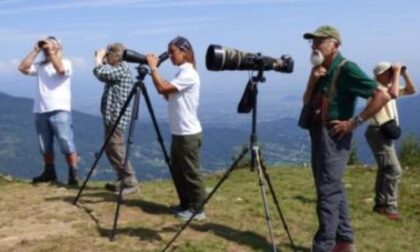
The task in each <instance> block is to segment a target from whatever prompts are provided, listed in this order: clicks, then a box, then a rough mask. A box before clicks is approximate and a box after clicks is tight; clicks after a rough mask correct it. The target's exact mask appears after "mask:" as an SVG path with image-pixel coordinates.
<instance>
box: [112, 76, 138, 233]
mask: <svg viewBox="0 0 420 252" xmlns="http://www.w3.org/2000/svg"><path fill="white" fill-rule="evenodd" d="M139 84H140V85H141V84H142V82H140V83H139ZM139 105H140V88H138V87H137V88H136V95H135V98H134V103H133V111H132V114H131V119H130V120H131V121H130V128H129V131H128V137H127V146H126V152H125V159H124V170H126V169H127V164H128V160H129V156H130V150H131V145H132V143H133V133H134V129H135V125H136V124H135V122H136V120H137V117H138V111H139ZM123 189H124V180H121V183H120V188H119V192H118V199H117V209H116V211H115V216H114V224H113V226H112V230H111V234H110V238H109V239H110V240H111V241H113V240H114V237H115V232H116V228H117V223H118V216H119V213H120V206H121V203H122V200H123V199H122V192H123Z"/></svg>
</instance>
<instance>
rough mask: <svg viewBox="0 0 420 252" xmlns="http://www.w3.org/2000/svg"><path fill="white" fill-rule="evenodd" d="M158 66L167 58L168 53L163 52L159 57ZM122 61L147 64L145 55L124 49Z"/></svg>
mask: <svg viewBox="0 0 420 252" xmlns="http://www.w3.org/2000/svg"><path fill="white" fill-rule="evenodd" d="M158 58H159V61H158V66H159V65H160V64H161V63H162V62H164V61H165V60H167V59H168V58H169V53H168V52H164V53H162V54H160V55H159V57H158ZM123 60H124V61H127V62H130V63H139V64H147V58H146V56H145V55H143V54H141V53H138V52H136V51H134V50H130V49H126V50H124V53H123Z"/></svg>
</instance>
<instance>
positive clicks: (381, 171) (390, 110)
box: [365, 61, 416, 220]
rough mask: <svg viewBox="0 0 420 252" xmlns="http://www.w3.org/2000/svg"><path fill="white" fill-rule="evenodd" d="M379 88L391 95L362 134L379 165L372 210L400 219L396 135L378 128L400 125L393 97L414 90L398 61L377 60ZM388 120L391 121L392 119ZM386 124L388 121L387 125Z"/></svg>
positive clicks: (376, 74)
mask: <svg viewBox="0 0 420 252" xmlns="http://www.w3.org/2000/svg"><path fill="white" fill-rule="evenodd" d="M373 74H374V75H375V79H376V80H377V81H378V83H379V84H380V85H379V88H381V89H383V90H388V89H391V90H392V92H391V93H392V94H393V98H395V99H392V100H391V101H389V102H388V103H387V104H386V105H385V106H384V107H383V108H382V109H381V110H380V111H379V112H378V113H376V114H375V115H374V116H373V117H372V118H371V119H370V120H369V122H368V124H369V126H368V127H367V129H366V132H365V137H366V140H367V142H368V144H369V147H370V149H371V150H372V153H373V155H374V157H375V160H376V163H377V165H378V174H377V176H376V183H375V205H374V207H373V211H374V212H377V213H379V214H384V215H385V216H387V217H388V219H390V220H399V219H400V214H399V212H398V185H399V183H400V179H401V172H402V170H401V166H400V162H399V161H398V157H397V153H396V151H395V145H394V142H395V138H398V137H399V134H400V132H398V133H397V134H396V135H395V136H394V135H389V134H387V132H384V131H383V129H382V130H381V125H382V126H383V125H384V124H385V123H388V122H389V123H394V125H396V126H393V128H397V127H398V125H399V120H398V110H397V104H396V98H397V97H399V96H404V95H412V94H414V93H415V92H416V88H415V86H414V83H413V80H412V79H411V77H410V75H409V74H408V71H407V68H406V67H405V66H403V65H402V64H400V63H396V64H393V65H392V64H391V63H389V62H386V61H383V62H379V63H378V64H377V65H376V66H375V68H374V69H373ZM401 76H402V77H403V79H404V82H405V86H404V87H400V77H401ZM391 120H394V121H393V122H391ZM389 123H388V124H389Z"/></svg>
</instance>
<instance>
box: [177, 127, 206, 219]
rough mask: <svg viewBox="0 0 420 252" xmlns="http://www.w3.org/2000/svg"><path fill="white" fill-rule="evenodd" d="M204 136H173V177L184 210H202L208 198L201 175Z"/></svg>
mask: <svg viewBox="0 0 420 252" xmlns="http://www.w3.org/2000/svg"><path fill="white" fill-rule="evenodd" d="M201 142H202V134H201V133H198V134H194V135H184V136H177V135H172V145H171V175H172V179H173V181H174V184H175V188H176V191H177V193H178V197H179V200H180V205H181V207H183V208H184V209H193V210H198V211H200V210H202V209H201V205H202V203H203V201H204V199H205V197H206V193H205V189H204V182H203V179H202V176H201V173H200V170H199V169H200V147H201Z"/></svg>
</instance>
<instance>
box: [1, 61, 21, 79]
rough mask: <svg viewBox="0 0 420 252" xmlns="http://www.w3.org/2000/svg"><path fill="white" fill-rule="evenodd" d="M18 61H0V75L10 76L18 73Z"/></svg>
mask: <svg viewBox="0 0 420 252" xmlns="http://www.w3.org/2000/svg"><path fill="white" fill-rule="evenodd" d="M19 63H20V61H19V60H18V59H12V60H0V74H1V75H11V74H16V73H18V69H17V68H18V66H19Z"/></svg>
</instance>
